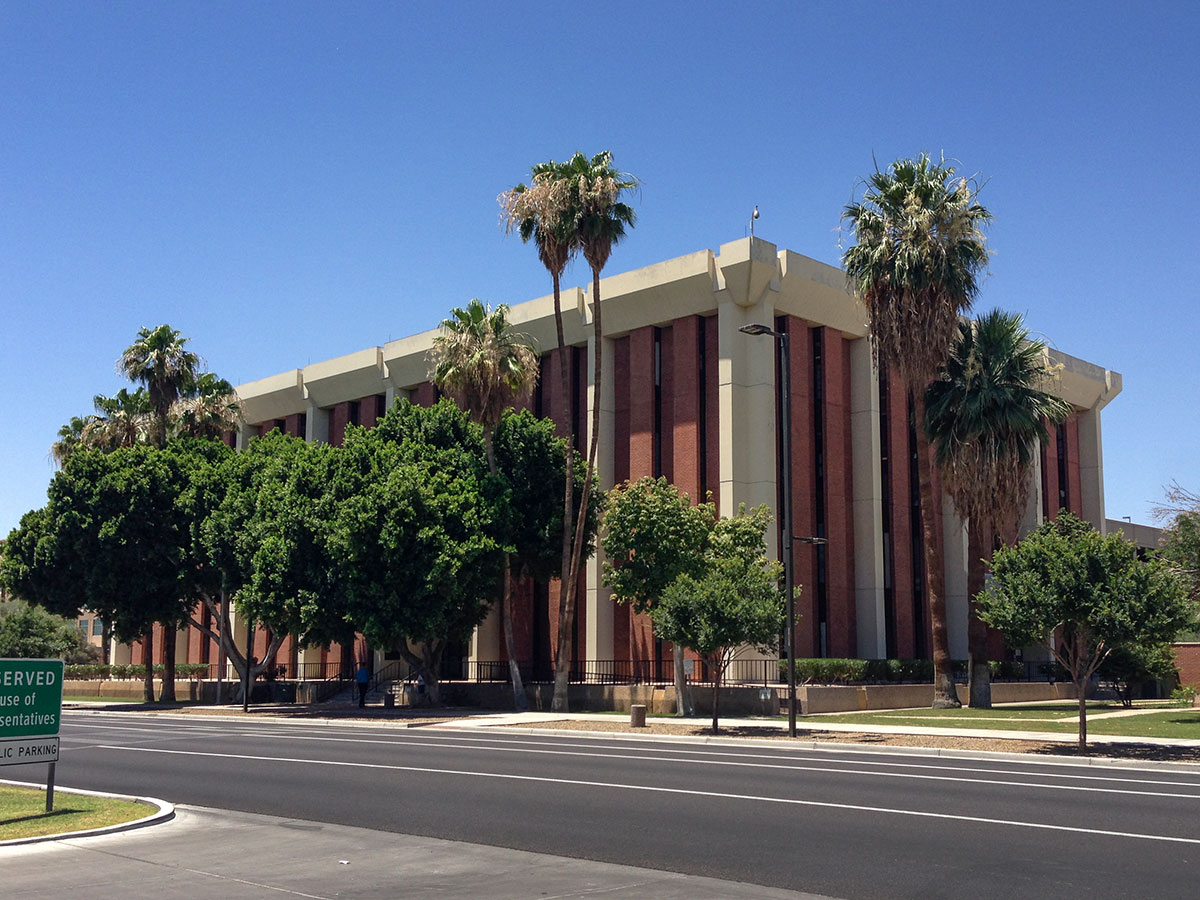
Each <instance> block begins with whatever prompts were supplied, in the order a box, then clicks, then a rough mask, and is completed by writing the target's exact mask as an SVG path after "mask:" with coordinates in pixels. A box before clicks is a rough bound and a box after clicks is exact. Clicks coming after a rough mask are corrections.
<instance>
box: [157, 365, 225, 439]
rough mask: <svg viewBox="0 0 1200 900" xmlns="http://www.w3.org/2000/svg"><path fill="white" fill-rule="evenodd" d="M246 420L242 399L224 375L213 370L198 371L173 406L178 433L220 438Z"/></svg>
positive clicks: (188, 435)
mask: <svg viewBox="0 0 1200 900" xmlns="http://www.w3.org/2000/svg"><path fill="white" fill-rule="evenodd" d="M241 423H242V402H241V400H239V399H238V396H237V393H236V392H235V391H234V389H233V385H231V384H230V383H229V382H228V381H226V380H225V379H224V378H219V377H217V376H216V375H214V374H212V373H211V372H204V373H202V374H200V375H197V376H196V377H195V378H194V379H193V380H192V383H191V384H189V385H186V386H185V387H184V388H183V389H182V391H181V396H180V398H179V399H178V400H176V401H175V403H174V404H173V405H172V407H171V426H172V430H173V431H174V433H175V434H177V435H181V436H186V437H199V438H208V439H210V440H220V439H221V437H222V436H223V435H224V434H225V432H227V431H233V430H234V429H235V428H237V427H238V425H240V424H241Z"/></svg>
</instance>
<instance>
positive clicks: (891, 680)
mask: <svg viewBox="0 0 1200 900" xmlns="http://www.w3.org/2000/svg"><path fill="white" fill-rule="evenodd" d="M796 663H797V665H796V681H797V683H798V684H920V683H929V682H931V681H932V680H933V663H932V661H930V660H827V659H819V660H797V661H796ZM517 666H518V668H519V669H520V672H521V680H522V681H523V682H525V683H526V684H538V683H547V682H551V681H553V680H554V669H553V667H552V666H551V665H550V663H548V662H540V663H531V662H519V663H518V664H517ZM685 666H686V668H685V677H686V678H687V680H688V681H689V682H691V683H693V684H711V683H712V676H713V673H712V672H711V671H710V670H711V667H710V666H709V665H708V664H707V663H706V662H704V661H702V660H688V661H687V662H686V663H685ZM968 669H969V666H968V664H967V662H966V660H954V661H953V673H954V679H955V681H957V682H960V683H963V684H965V683H966V681H967V675H968ZM991 670H992V672H991V674H992V680H993V681H1007V682H1023V681H1049V682H1055V681H1063V680H1068V679H1067V676H1066V674H1065V673H1064V672H1063V671H1062V670H1061V668H1060V667H1059V666H1057V665H1056V664H1055V663H1047V662H1026V661H1021V660H1011V661H1004V662H992V663H991ZM439 675H440V677H441V678H442V679H443V680H446V681H472V682H508V681H509V680H510V675H509V663H508V661H507V660H479V661H470V660H455V661H453V662H451V663H449V664H446V665H443V666H442V671H441V672H440V673H439ZM568 680H569V681H570V683H572V684H672V683H674V681H675V663H674V660H672V659H657V660H655V659H649V660H647V659H593V660H580V661H575V662H573V663H572V664H571V668H570V670H569V673H568ZM721 681H722V683H725V684H729V685H735V684H757V685H763V686H764V687H765V686H767V685H780V684H785V683H786V682H787V661H786V660H780V659H735V660H732V661H731V662H730V663H729V665H728V667H727V668H726V670H725V673H724V674H723V675H722V678H721Z"/></svg>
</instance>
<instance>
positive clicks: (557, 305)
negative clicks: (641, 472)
mask: <svg viewBox="0 0 1200 900" xmlns="http://www.w3.org/2000/svg"><path fill="white" fill-rule="evenodd" d="M554 327H555V330H556V331H557V333H558V374H559V380H560V386H561V389H562V397H563V402H566V403H568V407H567V408H568V409H569V408H570V406H569V398H570V395H571V379H570V376H569V374H568V372H567V343H566V338H565V336H564V334H563V321H562V301H561V297H560V276H559V275H558V273H554ZM563 430H564V431H565V432H566V437H567V471H566V475H565V477H564V479H563V480H564V485H563V538H562V568H561V570H560V573H559V584H558V590H559V594H558V609H559V629H560V632H559V633H560V635H561V629H562V627H563V610H564V609H565V608H566V603H567V595H568V593H569V592H570V588H569V586H570V587H573V585H570V578H569V574H570V572H571V569H572V568H573V567H574V560H573V558H572V554H571V550H572V548H573V546H574V541H573V538H574V535H575V434H574V432H572V430H571V423H570V421H568V422H567V424H566V427H565V428H564V429H563ZM555 652H556V656H555V660H554V699H553V700H552V701H551V708H552V709H554V710H556V711H557V710H559V709H560V707H561V709H562V711H564V712H565V711H566V710H567V704H568V701H567V696H566V695H567V688H566V685H565V681H566V678H565V677H564V678H563V681H564V685H563V688H562V696H561V700H560V696H559V684H558V683H559V664H558V658H559V656H561V655H562V642H561V641H559V643H558V646H556V648H555Z"/></svg>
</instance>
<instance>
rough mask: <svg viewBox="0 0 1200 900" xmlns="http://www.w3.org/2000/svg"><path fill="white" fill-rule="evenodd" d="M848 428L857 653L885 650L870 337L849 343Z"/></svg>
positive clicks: (875, 378)
mask: <svg viewBox="0 0 1200 900" xmlns="http://www.w3.org/2000/svg"><path fill="white" fill-rule="evenodd" d="M850 434H851V446H852V448H853V459H852V461H851V469H852V473H853V491H854V495H853V496H854V500H853V511H852V514H853V521H854V602H855V610H856V623H857V626H858V655H859V656H860V657H862V658H864V659H884V658H885V657H886V656H887V622H886V619H885V611H884V601H883V479H882V476H881V474H880V469H879V458H880V452H881V435H880V433H879V373H878V371H877V370H876V368H875V362H874V360H873V359H872V356H871V342H870V341H869V340H868V339H866V338H861V339H860V340H857V341H854V342H853V343H851V344H850Z"/></svg>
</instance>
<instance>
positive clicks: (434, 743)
mask: <svg viewBox="0 0 1200 900" xmlns="http://www.w3.org/2000/svg"><path fill="white" fill-rule="evenodd" d="M248 736H252V737H255V738H261V737H269V738H275V739H277V740H292V741H325V742H333V743H343V744H347V743H348V744H382V745H387V746H393V747H396V746H403V743H402V742H397V741H386V740H376V739H370V738H338V737H324V736H313V735H276V734H272V735H248ZM420 746H422V747H441V748H446V749H451V750H480V749H486V750H487V751H489V752H494V753H529V754H544V755H549V756H583V757H589V758H597V759H632V760H639V761H643V762H668V763H672V762H673V763H691V764H693V765H712V766H731V767H738V768H750V769H786V770H788V771H797V772H832V773H835V774H844V775H871V776H876V777H878V778H916V779H924V780H928V781H953V782H959V783H962V784H992V785H1012V786H1013V787H1030V788H1042V789H1044V790H1055V791H1087V792H1093V793H1103V794H1134V795H1137V796H1144V797H1170V798H1176V799H1186V800H1200V793H1196V794H1188V793H1176V792H1172V791H1147V790H1126V789H1122V788H1109V787H1084V786H1082V785H1073V784H1042V783H1040V782H1031V781H1006V780H1004V779H1000V778H962V777H956V776H952V775H924V774H919V773H914V772H872V771H868V770H865V769H847V768H844V766H846V765H854V764H857V765H874V766H879V767H884V766H887V767H895V768H908V769H932V770H936V771H939V772H942V771H952V772H981V773H982V772H986V773H988V774H994V775H1028V774H1029V773H1028V772H1018V771H1011V770H1004V769H973V768H969V767H966V766H928V765H917V764H913V763H908V764H904V763H886V762H879V763H877V762H873V761H868V762H863V761H854V762H851V761H850V760H847V761H846V762H845V763H843V764H842V766H843V767H840V768H834V767H832V766H829V765H797V763H813V762H823V763H828V762H829V760H824V759H823V760H816V759H810V758H806V757H793V758H791V759H788V758H785V757H778V756H765V755H764V756H759V755H756V754H738V756H744V757H747V758H751V759H771V760H777V762H774V763H765V762H741V761H738V760H736V759H693V758H689V757H685V756H654V757H646V756H642V755H640V754H634V753H585V752H580V751H576V750H558V749H555V750H541V749H535V748H532V747H527V746H520V745H518V746H514V747H507V746H499V747H487V748H480V747H474V746H471V745H469V744H456V743H451V742H450V741H449V740H444V741H439V740H422V741H421V742H420ZM663 752H665V751H663ZM717 755H718V756H733V754H717ZM1038 774H1042V773H1038ZM1045 774H1046V775H1047V776H1048V777H1053V778H1075V779H1081V780H1091V781H1118V782H1132V783H1134V784H1163V785H1170V786H1172V787H1180V788H1189V787H1190V788H1200V784H1198V783H1195V782H1178V781H1163V782H1159V781H1150V780H1145V781H1143V780H1140V779H1133V778H1121V779H1117V778H1111V779H1110V778H1099V777H1096V776H1093V777H1091V778H1089V777H1088V776H1086V775H1063V774H1059V773H1045Z"/></svg>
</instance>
